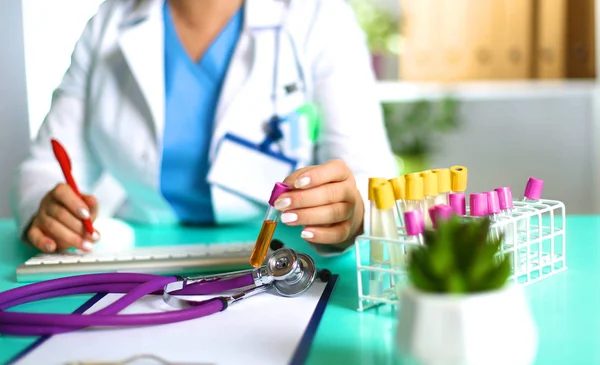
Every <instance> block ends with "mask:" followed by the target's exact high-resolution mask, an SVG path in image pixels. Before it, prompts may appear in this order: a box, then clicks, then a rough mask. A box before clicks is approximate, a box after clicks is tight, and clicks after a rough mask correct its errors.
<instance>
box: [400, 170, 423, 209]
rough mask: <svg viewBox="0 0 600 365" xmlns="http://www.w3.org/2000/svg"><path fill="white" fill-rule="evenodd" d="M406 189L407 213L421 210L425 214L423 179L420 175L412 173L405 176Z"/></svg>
mask: <svg viewBox="0 0 600 365" xmlns="http://www.w3.org/2000/svg"><path fill="white" fill-rule="evenodd" d="M404 179H405V182H404V184H405V187H406V190H405V192H404V202H405V204H406V212H409V211H411V210H419V211H421V213H424V212H423V177H422V176H421V175H420V174H419V173H416V172H414V173H411V174H406V175H404Z"/></svg>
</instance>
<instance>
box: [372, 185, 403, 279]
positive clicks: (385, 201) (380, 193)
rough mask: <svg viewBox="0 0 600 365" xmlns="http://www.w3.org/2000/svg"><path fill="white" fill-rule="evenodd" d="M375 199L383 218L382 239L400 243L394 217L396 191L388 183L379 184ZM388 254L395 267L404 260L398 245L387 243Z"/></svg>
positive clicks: (376, 188)
mask: <svg viewBox="0 0 600 365" xmlns="http://www.w3.org/2000/svg"><path fill="white" fill-rule="evenodd" d="M373 195H374V197H375V207H376V208H377V210H378V211H379V215H380V218H381V229H382V230H381V231H382V237H383V238H385V239H387V240H394V241H398V239H399V238H400V237H399V235H398V227H397V226H396V217H395V215H394V205H395V202H396V199H395V197H394V189H393V188H392V184H391V183H390V182H388V181H386V182H385V183H382V184H379V185H377V186H375V187H374V188H373ZM387 247H388V254H389V257H390V261H391V263H392V266H393V267H397V265H398V263H399V262H400V260H401V259H402V257H401V256H400V255H399V252H400V247H399V246H398V245H397V244H393V243H387Z"/></svg>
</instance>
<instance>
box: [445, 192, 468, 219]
mask: <svg viewBox="0 0 600 365" xmlns="http://www.w3.org/2000/svg"><path fill="white" fill-rule="evenodd" d="M466 200H467V199H466V197H465V194H464V193H450V194H448V203H449V204H450V206H451V207H452V210H454V213H456V215H461V216H464V215H466V214H467V201H466Z"/></svg>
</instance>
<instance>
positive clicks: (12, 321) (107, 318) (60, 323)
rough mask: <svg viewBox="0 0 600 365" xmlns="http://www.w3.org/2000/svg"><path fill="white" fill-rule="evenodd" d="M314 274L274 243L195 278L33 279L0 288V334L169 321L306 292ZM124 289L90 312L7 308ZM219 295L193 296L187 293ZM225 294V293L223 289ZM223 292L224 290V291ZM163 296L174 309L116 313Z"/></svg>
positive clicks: (305, 260) (305, 259) (303, 259)
mask: <svg viewBox="0 0 600 365" xmlns="http://www.w3.org/2000/svg"><path fill="white" fill-rule="evenodd" d="M317 275H319V277H320V278H321V280H323V281H327V280H328V278H327V276H328V275H329V272H328V271H327V270H322V271H321V272H319V273H317V268H316V266H315V263H314V261H313V260H312V258H311V257H310V256H308V255H306V254H303V253H297V252H296V251H294V250H292V249H290V248H285V247H282V248H279V249H277V250H275V251H274V252H273V254H272V255H271V256H270V257H269V260H268V262H267V263H266V264H265V265H263V266H261V267H259V268H256V269H249V270H242V271H236V272H231V273H225V274H217V275H204V276H196V277H187V278H184V277H180V276H158V275H152V274H134V273H105V274H87V275H79V276H71V277H65V278H60V279H53V280H48V281H44V282H39V283H34V284H30V285H26V286H23V287H19V288H15V289H11V290H8V291H5V292H3V293H0V334H6V335H16V336H43V335H54V334H59V333H66V332H71V331H76V330H81V329H84V328H87V327H130V326H148V325H159V324H168V323H174V322H181V321H187V320H190V319H195V318H199V317H205V316H208V315H211V314H215V313H218V312H221V311H224V310H226V309H227V308H228V307H229V306H230V305H232V304H234V303H237V302H239V301H240V300H242V299H245V298H248V297H251V296H253V295H256V294H260V293H264V292H275V293H276V294H278V295H280V296H284V297H295V296H298V295H301V294H303V293H305V292H306V291H307V290H308V289H309V288H310V287H311V286H312V284H313V282H314V281H315V278H316V277H317ZM91 293H125V295H123V296H122V297H121V298H119V299H118V300H116V301H115V302H113V303H111V304H110V305H108V306H107V307H105V308H103V309H100V310H98V311H96V312H93V313H91V314H85V315H84V314H54V313H24V312H7V311H6V310H7V309H9V308H11V307H14V306H17V305H20V304H24V303H29V302H33V301H38V300H43V299H49V298H55V297H61V296H67V295H77V294H91ZM218 293H221V294H223V295H221V296H217V297H213V298H210V299H206V300H201V301H195V300H191V299H189V298H187V299H186V298H185V297H186V296H190V295H213V294H218ZM224 293H225V294H224ZM227 293H228V294H227ZM150 294H154V295H162V297H163V300H164V301H165V302H166V303H168V304H169V305H170V306H172V307H174V308H178V310H168V311H164V312H158V313H149V314H119V313H120V312H121V311H122V310H124V309H125V308H127V307H128V306H129V305H131V304H132V303H134V302H135V301H137V300H138V299H140V298H142V297H144V296H146V295H150Z"/></svg>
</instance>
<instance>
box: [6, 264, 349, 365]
mask: <svg viewBox="0 0 600 365" xmlns="http://www.w3.org/2000/svg"><path fill="white" fill-rule="evenodd" d="M337 279H338V275H331V277H330V278H329V281H328V282H327V283H322V282H320V280H319V279H318V278H317V279H316V280H315V283H314V284H313V288H311V289H310V290H309V292H307V294H308V293H310V292H311V291H312V290H313V289H315V290H319V291H320V292H319V293H313V294H318V295H316V296H315V297H314V298H315V299H316V300H315V302H316V303H315V306H314V309H313V310H312V313H310V314H309V315H308V316H306V314H308V313H304V314H303V315H301V316H298V315H290V316H288V317H286V318H287V319H289V320H290V321H295V320H297V317H305V318H308V321H307V322H306V324H305V325H303V324H302V323H298V322H296V323H293V324H292V325H291V326H290V327H289V328H290V331H287V333H286V332H283V333H278V334H276V335H277V337H286V336H288V337H289V338H290V339H292V338H294V339H295V340H296V341H295V344H294V349H293V351H292V352H291V353H290V354H289V359H288V361H287V362H286V363H288V364H290V365H301V364H304V363H305V362H306V359H307V357H308V354H309V351H310V348H311V345H312V342H313V339H314V336H315V334H316V331H317V329H318V327H319V324H320V322H321V318H322V317H323V313H324V312H325V309H326V307H327V303H328V302H329V299H330V297H331V294H332V293H333V290H334V288H335V285H336V282H337ZM112 295H115V294H112ZM268 295H270V294H261V295H259V296H256V297H252V298H249V299H248V300H247V303H252V301H256V299H258V298H261V297H262V298H263V299H264V300H267V301H268V297H266V298H265V297H263V296H268ZM153 297H157V298H158V300H162V299H160V297H159V296H153ZM273 297H274V298H279V299H278V300H291V301H294V300H295V299H296V298H281V297H278V296H276V295H273ZM302 298H304V299H307V298H305V297H302V296H301V297H298V299H302ZM107 299H110V298H108V296H107V294H106V293H98V294H96V295H94V296H93V297H92V298H90V299H89V300H88V301H87V302H85V303H84V304H83V305H82V306H81V307H79V308H78V309H76V310H75V311H74V313H78V314H81V313H85V312H87V311H89V310H91V309H93V308H94V307H95V306H97V305H99V304H101V303H102V301H103V300H104V301H106V300H107ZM114 299H116V298H114ZM143 299H144V298H143ZM143 299H142V300H143ZM155 299H156V298H155ZM110 302H112V301H108V302H107V303H106V305H108V303H110ZM290 303H293V302H290ZM305 303H306V301H304V302H303V303H299V302H296V304H297V305H301V306H304V305H305ZM258 304H259V305H260V303H258ZM263 304H264V303H263ZM134 305H135V304H134ZM134 305H132V306H134ZM243 305H244V301H242V302H240V303H238V304H236V305H235V306H239V307H240V309H241V307H242V306H243ZM235 306H232V307H231V308H229V309H228V310H226V311H225V312H223V313H218V314H216V315H213V316H219V315H222V317H221V320H223V321H225V322H226V321H227V315H228V313H227V311H231V310H233V308H235ZM101 307H102V306H101ZM101 307H99V308H96V309H100V308H101ZM248 307H250V306H248ZM286 307H288V308H292V307H293V306H292V305H290V306H287V305H286ZM280 308H282V306H280ZM241 310H244V309H241ZM125 311H127V309H126V310H125ZM269 312H272V310H269ZM250 315H251V316H253V317H256V314H252V313H251V314H250ZM213 316H208V317H204V318H198V319H194V320H191V321H187V322H180V323H179V324H178V323H175V324H168V325H159V326H149V327H145V328H143V329H142V328H139V327H138V328H127V329H122V330H121V329H108V330H101V329H100V330H97V329H91V330H83V331H79V332H80V333H78V332H72V333H67V334H61V335H57V336H43V337H40V338H39V339H38V340H37V341H35V342H34V343H33V344H31V345H30V346H29V347H27V348H26V349H24V350H23V351H21V352H20V353H19V354H17V355H16V356H15V357H13V358H12V359H11V360H10V361H9V362H8V363H7V364H10V365H28V364H36V363H39V358H40V357H41V358H44V360H45V362H44V363H45V364H65V363H68V362H75V361H90V362H92V361H98V362H101V361H106V362H109V361H114V362H118V361H123V360H125V358H128V357H130V356H131V355H127V356H123V354H119V355H117V354H115V357H111V356H110V355H111V354H110V353H108V354H107V353H106V352H105V351H104V350H102V347H103V343H102V340H101V341H98V342H96V343H94V342H93V340H90V339H91V338H93V337H92V336H94V335H96V334H95V333H94V331H96V332H97V333H98V334H99V335H101V336H106V337H105V338H108V337H111V338H113V336H117V337H119V336H123V337H124V338H132V337H130V335H131V334H132V333H133V331H149V332H152V331H154V333H159V332H156V331H161V330H162V331H165V330H166V328H167V326H179V327H180V329H181V328H185V326H186V323H187V325H190V324H191V323H192V322H193V321H197V323H195V324H194V326H197V327H196V328H192V327H190V328H188V331H189V330H195V331H204V330H205V328H208V327H206V326H203V323H202V322H203V320H205V319H210V318H211V317H213ZM215 318H217V317H215ZM237 325H239V323H237ZM265 325H266V326H268V325H269V324H265ZM288 325H289V323H288ZM158 327H162V328H158ZM300 327H303V328H302V331H301V332H298V330H299V329H300ZM271 328H272V330H273V331H281V330H282V328H285V326H282V323H272V324H271ZM180 329H179V330H177V331H180ZM232 330H234V329H233V328H225V327H223V328H221V333H228V332H229V331H232ZM294 331H296V332H294ZM119 332H120V333H119ZM127 332H129V333H127ZM292 332H294V333H292ZM139 333H140V332H138V334H139ZM177 333H180V332H177ZM183 333H184V334H185V335H186V336H187V335H189V333H190V332H186V331H183ZM146 334H147V333H146ZM218 335H219V334H215V336H213V337H217V336H218ZM61 336H89V338H87V339H85V342H86V343H87V344H88V345H93V346H91V347H94V350H92V351H95V352H98V353H102V354H103V355H106V356H108V357H110V358H109V359H108V358H106V357H104V358H97V357H95V356H93V355H95V354H90V357H89V358H87V357H86V358H78V359H74V358H70V357H69V354H66V353H65V352H68V349H75V348H78V345H77V344H75V343H73V344H72V339H73V338H76V337H70V339H68V338H67V337H63V339H64V340H62V341H59V340H60V339H59V338H58V337H61ZM128 336H129V337H128ZM274 337H275V336H274ZM133 338H138V337H133ZM138 339H139V338H138ZM247 340H248V341H252V340H253V339H252V338H248V339H247ZM263 340H264V339H263ZM157 341H158V342H159V343H160V346H159V347H163V346H164V345H165V343H164V341H162V342H161V341H160V340H159V339H157ZM225 341H229V339H226V340H225ZM63 344H64V345H65V346H70V345H71V344H72V346H70V347H69V348H68V349H65V350H67V351H61V350H62V348H61V347H62V345H63ZM134 344H137V342H136V343H134ZM202 345H207V344H206V343H204V344H203V343H202V342H201V341H199V342H198V346H202ZM263 345H264V342H263V343H261V344H257V345H251V346H253V347H256V346H263ZM288 345H289V344H288ZM106 346H108V347H109V348H110V345H109V344H106ZM198 346H196V348H195V349H194V348H190V350H195V351H196V352H197V347H198ZM208 346H214V344H208ZM227 346H228V349H229V350H230V352H235V350H236V346H235V344H230V343H228V344H227ZM155 348H156V347H155ZM259 349H261V351H262V352H263V353H264V354H265V355H266V354H268V351H270V350H271V349H272V348H264V347H259ZM164 350H165V349H164V348H162V349H161V351H162V352H165V353H166V354H161V353H156V352H155V353H154V355H157V356H160V357H164V358H165V359H166V360H168V361H173V362H184V361H188V362H190V361H196V362H209V363H210V362H214V363H217V364H225V363H232V361H231V359H230V360H229V362H221V361H219V359H216V358H210V359H204V358H192V359H190V357H194V356H198V355H197V354H195V355H194V354H189V355H187V356H188V357H187V358H186V357H185V356H183V357H181V358H173V356H169V351H164ZM174 351H178V350H174ZM200 351H202V350H200ZM171 352H173V351H171ZM48 354H51V355H48ZM135 354H139V353H135ZM49 356H50V357H54V359H50V358H49ZM238 356H239V359H238V361H236V362H237V363H239V362H240V361H241V360H242V359H243V358H246V356H248V357H247V358H252V359H253V360H256V361H258V362H260V363H263V361H262V360H261V359H259V358H258V359H257V358H255V357H254V356H255V355H254V354H250V355H246V354H244V353H242V354H239V355H238ZM47 360H50V361H51V362H50V363H49V362H47ZM280 360H281V359H280ZM280 360H278V361H279V363H281V362H280Z"/></svg>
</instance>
